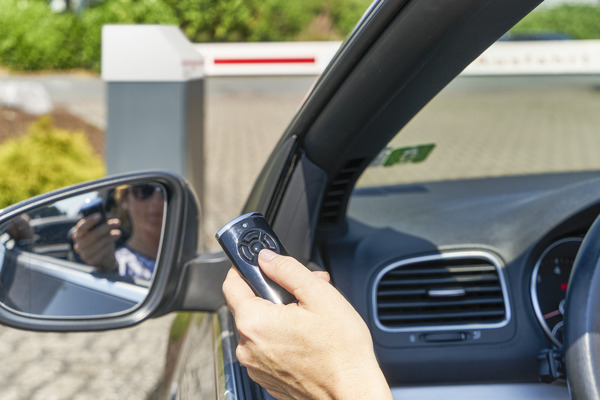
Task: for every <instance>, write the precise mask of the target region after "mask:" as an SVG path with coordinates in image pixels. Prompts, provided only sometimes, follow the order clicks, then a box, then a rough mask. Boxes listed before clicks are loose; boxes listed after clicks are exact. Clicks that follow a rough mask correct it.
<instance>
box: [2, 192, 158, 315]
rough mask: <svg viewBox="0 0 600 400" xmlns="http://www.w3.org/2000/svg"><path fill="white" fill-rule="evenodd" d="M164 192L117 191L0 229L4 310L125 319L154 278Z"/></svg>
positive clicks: (59, 205) (44, 209) (68, 202)
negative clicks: (127, 312)
mask: <svg viewBox="0 0 600 400" xmlns="http://www.w3.org/2000/svg"><path fill="white" fill-rule="evenodd" d="M166 206H167V204H166V190H165V188H164V186H162V185H161V184H158V183H156V182H153V181H143V182H136V183H135V184H132V185H114V186H111V187H108V188H103V189H102V190H99V191H91V192H86V193H83V194H81V193H79V194H77V195H74V196H71V197H67V198H63V199H61V200H59V201H56V202H54V203H51V204H46V205H43V206H39V207H37V208H29V209H27V211H26V212H24V213H22V214H19V215H16V216H13V217H12V218H10V219H9V220H6V221H5V222H4V223H3V224H2V225H1V226H0V305H2V306H4V307H6V308H9V309H11V310H12V311H15V312H17V313H24V314H29V315H37V316H45V317H85V316H99V315H108V314H115V313H121V312H124V311H127V310H130V309H132V308H134V307H135V306H137V305H139V304H140V303H141V302H143V301H144V300H145V299H146V297H147V296H148V293H149V287H150V284H151V282H152V279H153V278H154V275H155V264H156V259H157V257H158V255H159V252H160V248H161V240H162V237H163V231H164V227H165V221H166V215H165V210H166V208H167V207H166Z"/></svg>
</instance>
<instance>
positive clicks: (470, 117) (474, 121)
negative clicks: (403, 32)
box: [357, 69, 600, 187]
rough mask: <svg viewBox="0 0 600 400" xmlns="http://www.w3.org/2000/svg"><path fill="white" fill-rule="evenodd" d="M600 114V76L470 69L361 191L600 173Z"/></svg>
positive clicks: (369, 173)
mask: <svg viewBox="0 0 600 400" xmlns="http://www.w3.org/2000/svg"><path fill="white" fill-rule="evenodd" d="M471 72H472V70H471ZM599 110H600V75H598V74H596V75H594V74H587V73H586V74H570V75H549V74H539V75H530V74H528V75H518V74H514V73H513V74H496V75H487V76H481V75H476V74H473V73H469V69H467V70H466V71H465V73H464V74H463V75H462V76H460V77H458V78H457V79H455V80H454V81H453V82H452V83H451V84H450V85H449V86H448V87H446V88H445V89H444V90H443V91H442V92H441V93H440V94H439V95H438V96H437V97H436V98H435V99H434V100H432V101H431V102H430V104H429V105H428V106H427V107H425V108H424V109H423V110H422V111H421V113H420V114H418V115H417V116H416V117H415V118H414V119H413V120H412V121H411V122H410V123H409V124H408V125H407V126H406V127H405V128H404V129H402V131H401V132H400V133H398V134H397V135H396V137H394V138H393V139H392V140H391V141H390V142H389V143H388V145H387V147H386V148H385V150H384V151H383V152H382V153H381V154H380V156H379V157H378V158H377V159H376V160H375V162H374V163H373V164H372V165H371V166H370V167H369V168H367V170H366V171H365V172H364V173H363V175H362V176H361V178H360V180H359V182H358V185H357V186H358V187H372V186H381V185H397V184H406V183H417V182H430V181H440V180H449V179H450V180H455V179H467V178H483V177H497V176H508V175H529V174H542V173H551V172H571V171H586V170H597V169H600V156H599V150H598V149H600V130H599V129H600V111H599Z"/></svg>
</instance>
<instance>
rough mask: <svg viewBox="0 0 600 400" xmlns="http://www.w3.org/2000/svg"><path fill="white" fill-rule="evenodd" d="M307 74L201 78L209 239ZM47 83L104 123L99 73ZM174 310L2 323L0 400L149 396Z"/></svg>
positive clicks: (262, 157)
mask: <svg viewBox="0 0 600 400" xmlns="http://www.w3.org/2000/svg"><path fill="white" fill-rule="evenodd" d="M31 78H32V77H29V78H28V79H31ZM20 79H22V78H20ZM313 80H314V78H296V79H294V80H293V81H292V82H289V80H288V81H287V82H286V80H280V79H277V78H274V79H266V78H265V79H261V78H255V79H225V80H214V81H210V82H207V86H206V88H207V104H206V107H207V110H206V127H205V130H206V131H205V134H206V136H205V139H206V165H207V171H208V173H207V177H206V179H207V187H206V194H205V198H206V199H207V201H206V204H204V205H203V207H202V208H203V215H204V216H205V225H206V226H205V231H206V232H213V233H211V234H207V235H206V236H207V241H210V242H213V241H214V239H213V234H214V232H216V231H217V230H218V229H219V228H220V227H221V226H222V225H223V224H225V223H226V222H227V221H228V220H230V219H231V218H233V217H234V216H236V215H237V213H239V210H240V209H241V207H242V206H243V204H244V201H245V198H246V196H247V194H248V192H249V190H250V187H251V185H252V183H253V181H254V179H255V178H256V176H257V175H258V173H259V172H260V168H261V167H262V164H263V163H264V162H265V161H266V158H267V156H268V155H269V153H270V152H271V150H272V148H273V146H274V145H275V143H276V141H277V139H278V138H279V136H280V135H281V133H282V131H283V129H284V128H285V126H286V124H287V122H288V121H289V120H290V118H291V117H292V115H293V113H294V111H295V110H296V108H297V107H298V105H299V103H300V101H301V100H302V98H303V96H304V94H305V93H306V91H307V90H308V88H309V87H310V85H311V83H312V82H313ZM44 85H45V86H46V87H47V88H48V89H49V92H50V94H51V95H52V97H53V98H54V99H56V102H57V103H62V104H64V105H65V106H67V107H68V108H69V109H70V110H71V112H73V113H74V114H77V115H79V116H82V117H85V118H86V119H87V120H88V121H89V122H91V123H95V124H97V125H99V126H100V127H103V126H104V125H103V124H104V121H105V118H106V117H105V107H104V100H103V99H102V96H103V95H104V90H103V88H102V85H101V82H99V81H98V80H97V79H92V78H90V77H86V76H76V77H74V78H70V79H66V78H65V77H61V76H51V77H49V78H46V79H45V80H44ZM69 91H70V92H78V91H81V92H82V93H75V94H74V95H73V96H74V98H76V99H75V100H74V101H71V99H70V98H69V97H68V94H67V92H69ZM91 93H96V94H97V97H96V98H94V97H93V96H92V95H91ZM98 97H100V98H98ZM239 166H243V168H238V167H239ZM209 247H210V246H209ZM172 319H173V316H166V317H161V318H158V319H155V320H149V321H146V322H144V323H142V324H140V325H138V326H136V327H132V328H128V329H123V330H118V331H107V332H93V333H68V334H59V333H35V332H26V331H20V330H16V329H11V328H7V327H3V326H0V360H2V363H0V399H2V400H21V399H22V400H25V399H31V400H63V399H64V400H66V399H73V400H86V399H94V400H103V399H106V400H108V399H111V400H112V399H128V400H135V399H146V398H147V397H148V395H149V394H150V393H151V392H152V391H153V389H154V388H155V387H156V385H157V383H158V382H159V380H160V377H161V374H162V372H163V367H164V360H165V354H166V347H167V339H168V333H169V329H170V325H171V322H172Z"/></svg>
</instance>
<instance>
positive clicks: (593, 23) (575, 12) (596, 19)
mask: <svg viewBox="0 0 600 400" xmlns="http://www.w3.org/2000/svg"><path fill="white" fill-rule="evenodd" d="M546 32H551V33H564V34H567V35H569V36H570V37H572V38H573V39H600V7H598V6H592V5H562V6H558V7H555V8H542V9H538V10H535V11H533V12H532V13H531V14H529V15H528V16H527V17H525V18H524V19H523V20H522V21H521V22H519V23H518V24H517V25H515V27H514V28H513V29H512V30H511V33H512V34H515V35H524V34H532V33H533V34H535V33H546Z"/></svg>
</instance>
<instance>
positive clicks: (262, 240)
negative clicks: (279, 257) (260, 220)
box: [238, 229, 279, 265]
mask: <svg viewBox="0 0 600 400" xmlns="http://www.w3.org/2000/svg"><path fill="white" fill-rule="evenodd" d="M240 242H241V243H240V245H239V246H238V251H239V253H240V256H241V257H242V258H243V259H244V260H246V261H247V262H249V263H251V264H254V265H258V262H257V261H258V253H260V251H261V250H262V249H269V250H273V251H275V252H277V253H278V252H279V248H278V246H277V244H276V242H275V240H274V239H273V238H272V237H271V236H269V235H268V234H267V233H265V232H263V231H261V230H259V229H253V230H251V231H248V232H246V233H244V234H243V235H242V237H241V239H240Z"/></svg>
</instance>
